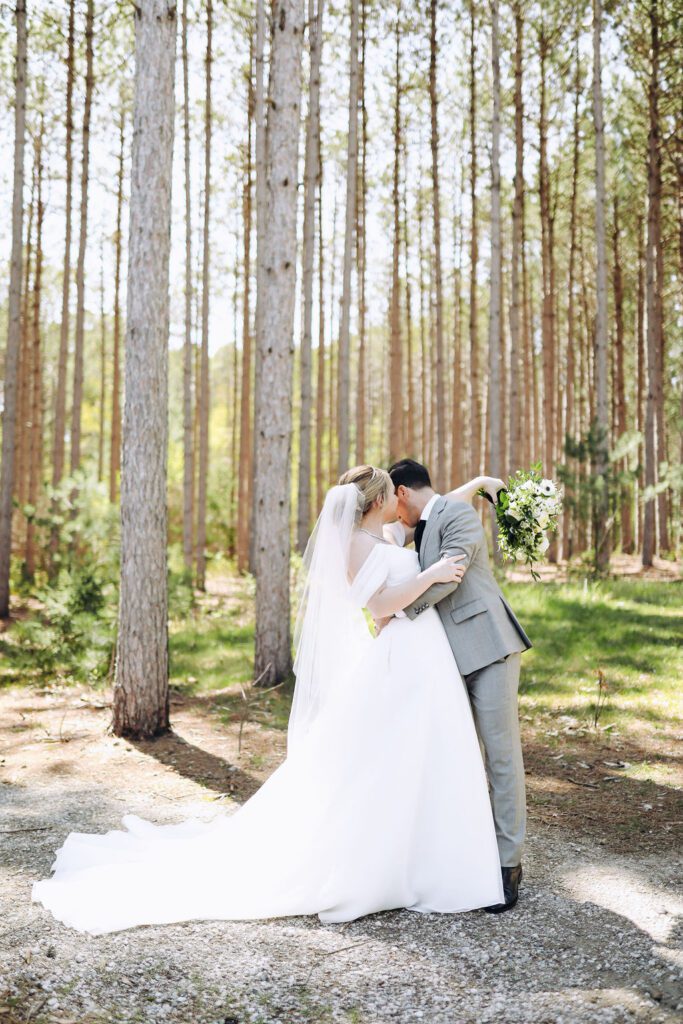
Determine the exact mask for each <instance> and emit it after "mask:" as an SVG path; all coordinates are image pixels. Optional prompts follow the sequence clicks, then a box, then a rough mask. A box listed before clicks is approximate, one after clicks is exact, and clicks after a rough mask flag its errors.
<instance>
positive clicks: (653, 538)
mask: <svg viewBox="0 0 683 1024" xmlns="http://www.w3.org/2000/svg"><path fill="white" fill-rule="evenodd" d="M649 20H650V78H649V84H648V120H649V125H648V163H647V242H646V249H645V275H646V284H645V296H646V298H645V303H646V319H647V399H646V412H645V487H646V488H647V489H650V488H654V486H655V485H656V483H657V476H658V472H657V455H658V440H657V426H658V423H657V405H658V389H659V351H660V349H661V331H662V322H661V319H660V312H661V301H660V297H659V295H658V292H659V286H660V283H661V281H660V278H659V275H658V273H657V259H658V252H659V250H660V249H661V244H662V236H661V230H662V229H661V189H662V180H661V161H662V155H661V126H660V121H659V89H660V83H659V58H660V39H659V7H658V0H650V5H649ZM655 510H656V499H655V498H653V497H650V498H649V500H647V501H646V502H645V511H644V516H643V538H642V560H643V565H644V566H650V565H652V562H653V557H654V554H655V550H656V546H657V535H656V521H655ZM660 525H661V524H660ZM660 541H661V534H660Z"/></svg>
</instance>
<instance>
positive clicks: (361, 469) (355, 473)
mask: <svg viewBox="0 0 683 1024" xmlns="http://www.w3.org/2000/svg"><path fill="white" fill-rule="evenodd" d="M339 483H340V484H355V485H356V487H357V488H358V490H359V491H360V495H361V497H360V502H359V507H358V512H359V514H360V515H361V516H364V515H366V513H368V512H369V511H370V509H371V508H372V506H373V504H374V503H375V502H376V501H377V499H378V498H383V499H384V501H387V500H388V499H389V498H390V497H391V495H392V494H393V492H394V485H393V483H392V481H391V477H390V476H389V474H388V473H387V472H386V470H384V469H376V468H375V467H374V466H354V467H353V469H347V470H346V472H345V473H342V475H341V476H340V477H339Z"/></svg>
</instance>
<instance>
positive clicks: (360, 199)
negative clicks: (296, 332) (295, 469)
mask: <svg viewBox="0 0 683 1024" xmlns="http://www.w3.org/2000/svg"><path fill="white" fill-rule="evenodd" d="M366 19H367V3H366V0H360V66H359V70H358V100H359V104H360V139H361V146H360V152H361V162H360V174H359V176H358V189H357V196H356V275H357V279H358V394H357V398H356V463H357V464H358V465H362V464H363V463H364V462H365V453H366V448H367V418H368V389H367V376H368V366H369V353H368V344H367V337H366V318H367V302H366V276H367V275H366V262H367V261H366V246H367V233H366V221H367V155H368V112H367V108H366V105H365V54H366V49H367V33H366Z"/></svg>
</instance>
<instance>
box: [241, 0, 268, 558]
mask: <svg viewBox="0 0 683 1024" xmlns="http://www.w3.org/2000/svg"><path fill="white" fill-rule="evenodd" d="M274 16H275V9H274V7H273V5H272V0H271V27H272V25H273V24H274V22H273V18H274ZM255 35H256V39H255V42H256V49H255V53H254V93H253V99H252V116H253V117H254V121H255V131H254V135H255V152H254V160H255V171H256V308H255V314H254V334H255V337H256V343H255V352H258V351H259V346H260V345H262V344H263V303H262V297H263V290H264V287H265V285H264V274H265V263H264V255H263V254H264V251H265V224H266V213H267V188H268V183H267V181H266V159H267V150H268V125H267V121H266V97H265V89H264V66H265V40H266V14H265V3H264V0H256V33H255ZM271 44H272V33H271ZM250 67H251V62H250ZM250 74H251V72H250ZM270 88H271V82H270V79H269V81H268V100H267V102H268V105H270V104H271V103H272V96H271V92H270ZM250 152H251V150H250ZM250 201H251V200H250ZM250 222H251V221H250ZM254 362H255V366H254V373H253V387H254V408H256V405H257V404H258V402H259V400H260V398H259V396H260V394H261V364H260V362H259V360H258V359H255V360H254ZM252 422H253V421H252V420H250V427H249V429H250V435H249V436H250V443H251V454H250V459H249V463H248V495H247V496H248V499H249V505H248V507H249V509H250V516H249V518H250V519H251V520H252V521H255V520H256V515H257V512H256V504H255V502H256V492H255V489H254V479H255V477H256V474H257V473H258V450H259V445H258V438H257V436H256V432H255V431H254V430H253V429H252ZM246 509H247V506H244V511H245V512H246ZM246 518H247V516H246V515H245V519H246ZM248 546H249V567H250V568H251V569H252V570H253V567H254V531H253V530H252V529H249V531H248Z"/></svg>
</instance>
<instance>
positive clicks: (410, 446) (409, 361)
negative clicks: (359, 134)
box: [402, 132, 416, 457]
mask: <svg viewBox="0 0 683 1024" xmlns="http://www.w3.org/2000/svg"><path fill="white" fill-rule="evenodd" d="M408 223H409V221H408V144H407V140H406V138H405V132H404V133H403V225H402V237H403V261H404V273H405V279H406V293H405V308H406V344H405V356H406V361H405V366H406V377H407V381H406V397H407V401H408V411H407V416H406V432H405V437H404V445H405V451H406V452H408V455H409V456H410V457H413V453H414V452H415V450H416V449H415V445H416V440H415V433H416V432H415V356H414V351H413V296H412V284H411V273H410V238H409V234H408Z"/></svg>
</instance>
